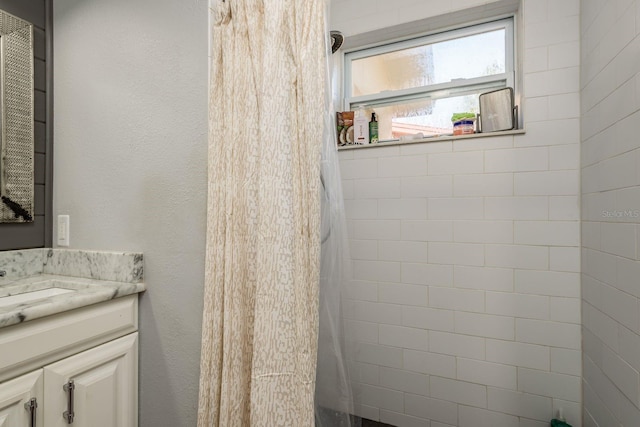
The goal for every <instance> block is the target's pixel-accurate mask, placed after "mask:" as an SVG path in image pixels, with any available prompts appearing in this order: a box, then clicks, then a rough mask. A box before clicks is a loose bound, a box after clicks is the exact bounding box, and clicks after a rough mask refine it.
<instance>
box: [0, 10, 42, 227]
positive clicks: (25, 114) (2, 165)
mask: <svg viewBox="0 0 640 427" xmlns="http://www.w3.org/2000/svg"><path fill="white" fill-rule="evenodd" d="M33 115H34V112H33V26H32V25H31V24H30V23H29V22H27V21H25V20H23V19H20V18H17V17H15V16H13V15H11V14H9V13H6V12H4V11H2V10H0V222H31V221H33V158H34V150H33V144H34V129H33Z"/></svg>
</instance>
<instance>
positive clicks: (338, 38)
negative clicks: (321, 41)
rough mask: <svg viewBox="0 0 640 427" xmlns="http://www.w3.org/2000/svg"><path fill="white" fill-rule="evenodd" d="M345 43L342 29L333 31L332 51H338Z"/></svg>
mask: <svg viewBox="0 0 640 427" xmlns="http://www.w3.org/2000/svg"><path fill="white" fill-rule="evenodd" d="M342 43H344V36H343V35H342V33H341V32H340V31H331V53H336V52H337V51H338V49H340V46H342Z"/></svg>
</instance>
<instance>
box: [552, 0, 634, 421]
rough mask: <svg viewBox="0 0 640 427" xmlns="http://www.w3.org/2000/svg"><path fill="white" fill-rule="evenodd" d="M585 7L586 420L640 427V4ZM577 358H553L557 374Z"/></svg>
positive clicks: (609, 3) (602, 3)
mask: <svg viewBox="0 0 640 427" xmlns="http://www.w3.org/2000/svg"><path fill="white" fill-rule="evenodd" d="M582 4H583V7H582V10H581V32H582V34H581V39H582V46H581V82H582V93H581V109H582V136H581V138H582V144H581V167H582V212H581V215H582V221H583V222H582V318H583V361H584V367H583V376H584V381H583V384H584V385H583V393H584V409H583V416H584V425H585V426H589V427H591V426H593V427H605V426H606V427H621V426H625V427H626V426H632V425H640V300H639V299H638V297H640V257H639V256H638V255H639V252H638V250H639V248H640V241H639V240H638V224H639V223H640V186H639V181H638V175H639V173H640V140H639V139H638V136H637V135H638V132H637V123H638V118H639V117H640V111H639V110H640V97H638V93H639V92H638V88H639V87H640V85H639V83H640V79H639V78H638V76H639V74H638V72H639V71H640V62H639V61H638V54H639V52H640V1H638V0H627V1H591V0H590V1H583V2H582ZM574 310H575V309H574ZM575 358H576V356H575V355H574V354H573V353H555V354H552V359H551V365H552V371H554V372H565V373H569V372H570V369H571V368H570V365H571V363H572V362H570V361H571V360H572V359H575Z"/></svg>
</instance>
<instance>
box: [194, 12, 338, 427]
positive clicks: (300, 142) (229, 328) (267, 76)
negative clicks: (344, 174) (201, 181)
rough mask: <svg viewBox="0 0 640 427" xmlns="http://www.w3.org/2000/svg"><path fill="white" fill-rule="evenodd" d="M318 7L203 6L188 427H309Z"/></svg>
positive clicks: (321, 53) (320, 89)
mask: <svg viewBox="0 0 640 427" xmlns="http://www.w3.org/2000/svg"><path fill="white" fill-rule="evenodd" d="M324 8H325V5H324V0H212V2H211V18H210V19H211V23H210V25H211V37H212V39H211V58H210V63H211V68H210V75H211V77H210V79H211V80H210V101H209V102H210V105H209V123H210V125H209V128H210V134H209V184H208V220H207V248H206V272H205V300H204V314H203V332H202V352H201V373H200V397H199V407H198V426H199V427H210V426H222V427H233V426H269V427H273V426H313V425H314V389H315V378H316V361H317V343H318V283H319V274H320V239H321V236H320V213H321V208H320V203H321V202H320V195H321V179H320V158H321V156H320V152H321V145H322V138H323V125H324V120H325V115H326V110H325V89H326V72H325V67H326V63H325V61H326V50H325V43H324V41H325V38H326V35H325V22H324V19H325V18H324V13H325V10H324Z"/></svg>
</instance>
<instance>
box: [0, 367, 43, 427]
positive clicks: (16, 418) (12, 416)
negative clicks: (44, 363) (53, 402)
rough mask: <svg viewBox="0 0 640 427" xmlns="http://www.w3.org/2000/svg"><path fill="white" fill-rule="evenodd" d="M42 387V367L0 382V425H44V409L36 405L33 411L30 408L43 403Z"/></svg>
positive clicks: (11, 426)
mask: <svg viewBox="0 0 640 427" xmlns="http://www.w3.org/2000/svg"><path fill="white" fill-rule="evenodd" d="M42 387H43V372H42V369H39V370H37V371H36V372H31V373H29V374H26V375H23V376H21V377H18V378H14V379H13V380H10V381H7V382H4V383H2V384H0V427H18V426H20V427H22V426H31V425H34V424H35V425H36V426H41V425H43V424H42V411H38V409H39V408H38V407H35V408H34V409H35V413H32V411H31V409H30V406H31V405H38V406H39V405H41V404H42V401H43V399H42V393H43V388H42ZM32 399H35V400H33V402H32ZM32 416H34V417H35V419H33V420H32V419H31V418H32Z"/></svg>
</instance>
